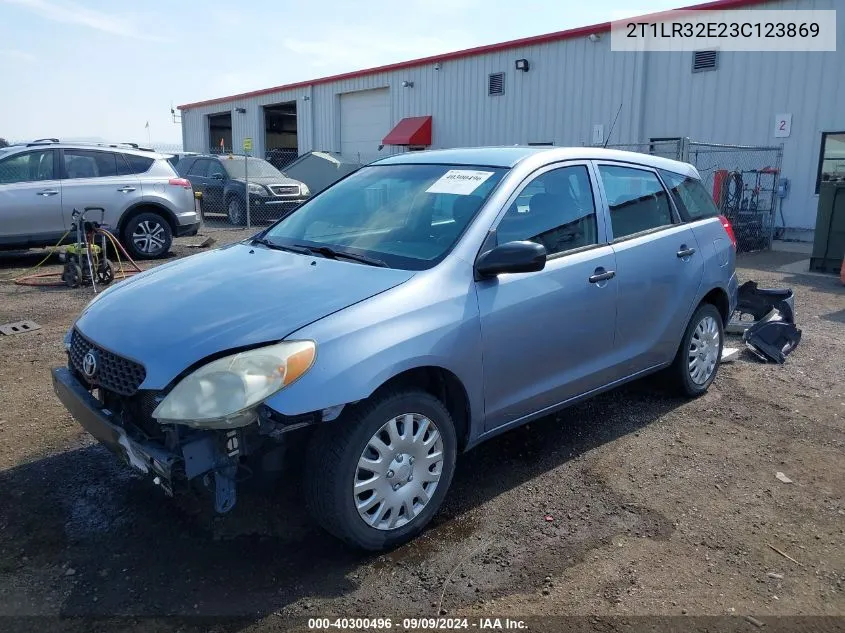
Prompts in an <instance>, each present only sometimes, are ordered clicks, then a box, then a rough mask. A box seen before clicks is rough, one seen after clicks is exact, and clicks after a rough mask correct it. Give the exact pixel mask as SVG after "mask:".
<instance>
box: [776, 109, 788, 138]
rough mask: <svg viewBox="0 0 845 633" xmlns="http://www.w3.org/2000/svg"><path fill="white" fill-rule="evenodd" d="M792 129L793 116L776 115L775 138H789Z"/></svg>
mask: <svg viewBox="0 0 845 633" xmlns="http://www.w3.org/2000/svg"><path fill="white" fill-rule="evenodd" d="M791 129H792V115H791V114H778V115H775V137H776V138H777V137H780V138H785V137H787V136H789V133H790V131H791Z"/></svg>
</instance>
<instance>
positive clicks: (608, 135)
mask: <svg viewBox="0 0 845 633" xmlns="http://www.w3.org/2000/svg"><path fill="white" fill-rule="evenodd" d="M620 112H622V101H620V102H619V109H618V110H617V111H616V116H615V117H613V123H611V124H610V130H608V132H607V138H606V139H604V145H602V147H605V148H606V147H607V144H608V143H609V142H610V135H611V134H613V128H615V127H616V119H618V118H619V113H620Z"/></svg>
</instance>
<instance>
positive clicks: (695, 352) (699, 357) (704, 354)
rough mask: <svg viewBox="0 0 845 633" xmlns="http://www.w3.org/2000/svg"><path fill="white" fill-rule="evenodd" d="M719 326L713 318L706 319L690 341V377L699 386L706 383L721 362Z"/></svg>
mask: <svg viewBox="0 0 845 633" xmlns="http://www.w3.org/2000/svg"><path fill="white" fill-rule="evenodd" d="M719 343H720V340H719V325H718V324H717V323H716V319H714V318H713V317H712V316H706V317H704V318H703V319H702V320H701V322H699V324H698V325H697V326H696V328H695V331H694V332H693V333H692V339H690V347H689V353H688V354H687V359H688V361H689V375H690V378H692V381H693V382H694V383H695V384H697V385H703V384H704V383H706V382H707V381H708V380H709V379H710V376H712V375H713V371H714V370H715V369H716V363H718V362H719Z"/></svg>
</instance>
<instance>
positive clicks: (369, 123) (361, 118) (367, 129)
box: [340, 88, 390, 163]
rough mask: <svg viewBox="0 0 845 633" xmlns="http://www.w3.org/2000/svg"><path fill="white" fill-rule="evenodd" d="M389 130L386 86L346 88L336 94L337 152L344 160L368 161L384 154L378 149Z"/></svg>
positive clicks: (388, 99) (384, 154)
mask: <svg viewBox="0 0 845 633" xmlns="http://www.w3.org/2000/svg"><path fill="white" fill-rule="evenodd" d="M388 132H390V92H389V89H388V88H377V89H375V90H361V91H358V92H347V93H345V94H342V95H340V153H341V154H342V155H343V157H344V158H346V159H348V160H355V161H358V160H360V161H361V162H365V163H366V162H369V161H372V160H375V159H376V158H379V157H381V156H386V155H387V154H388V152H387V150H382V151H381V152H379V149H378V147H379V145H381V141H382V139H383V138H384V137H385V136H387V133H388Z"/></svg>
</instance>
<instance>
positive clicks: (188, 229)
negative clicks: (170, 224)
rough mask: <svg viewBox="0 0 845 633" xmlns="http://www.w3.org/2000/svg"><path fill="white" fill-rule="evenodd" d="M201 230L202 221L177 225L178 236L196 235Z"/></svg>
mask: <svg viewBox="0 0 845 633" xmlns="http://www.w3.org/2000/svg"><path fill="white" fill-rule="evenodd" d="M199 230H200V223H199V222H197V223H196V224H185V225H178V226H177V227H176V237H190V236H192V235H196V234H197V233H198V232H199Z"/></svg>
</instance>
